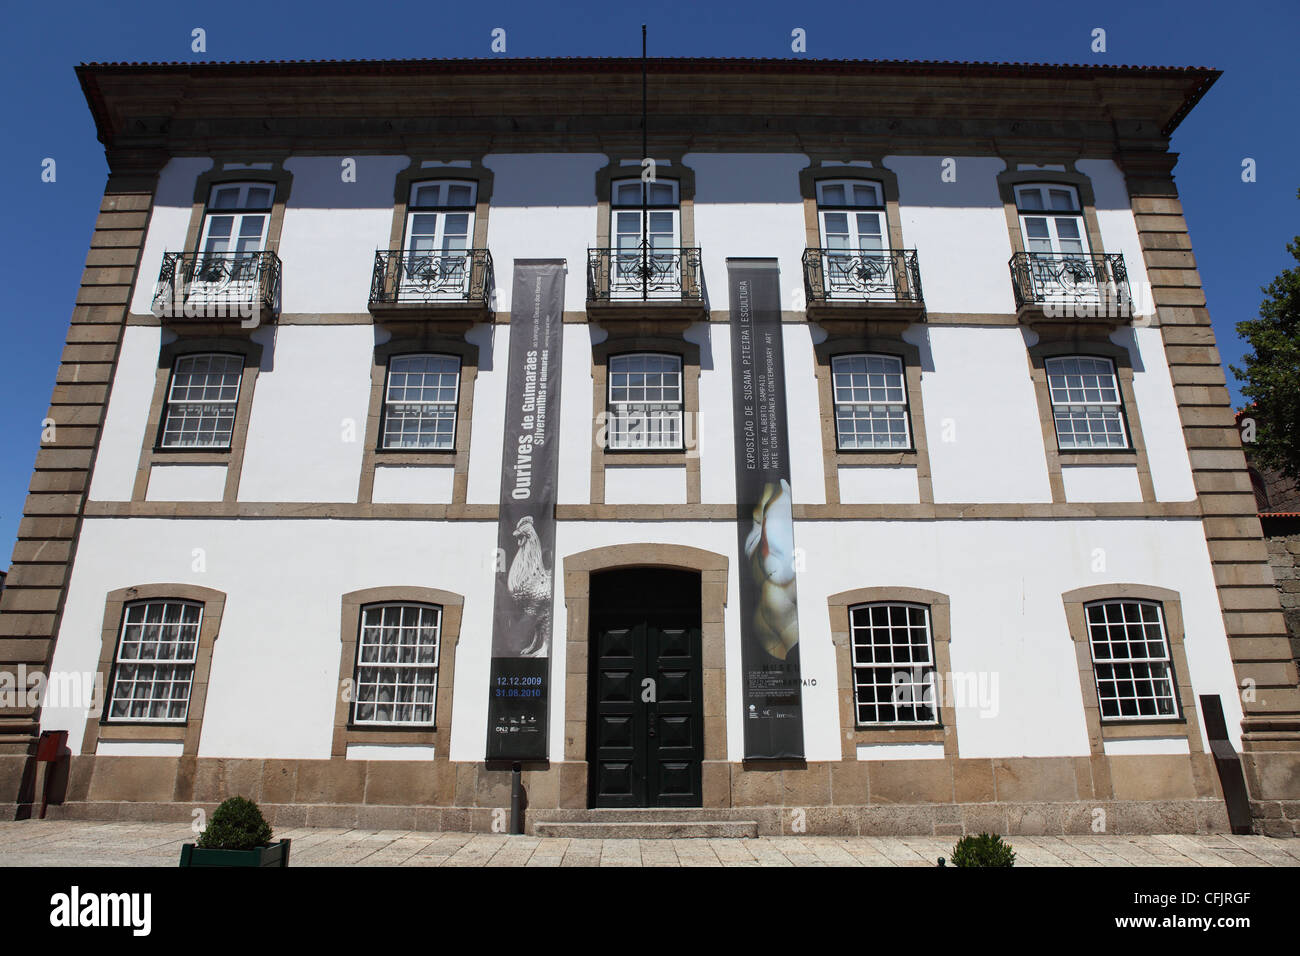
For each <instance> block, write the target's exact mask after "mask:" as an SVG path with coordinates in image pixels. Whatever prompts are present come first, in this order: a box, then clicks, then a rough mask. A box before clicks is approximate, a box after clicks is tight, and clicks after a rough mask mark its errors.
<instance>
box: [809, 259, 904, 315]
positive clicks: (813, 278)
mask: <svg viewBox="0 0 1300 956" xmlns="http://www.w3.org/2000/svg"><path fill="white" fill-rule="evenodd" d="M803 281H804V291H805V292H806V293H807V296H808V301H809V302H810V303H822V302H881V303H895V304H899V303H912V304H916V305H921V304H923V303H924V301H925V300H924V298H923V297H922V294H921V269H920V266H919V265H918V264H917V259H916V250H915V249H882V250H878V251H875V250H862V251H854V250H850V249H805V250H804V254H803Z"/></svg>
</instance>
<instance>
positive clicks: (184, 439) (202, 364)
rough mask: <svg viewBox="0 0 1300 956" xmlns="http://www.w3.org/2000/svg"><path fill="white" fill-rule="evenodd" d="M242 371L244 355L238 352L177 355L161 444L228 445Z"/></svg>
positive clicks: (165, 445)
mask: <svg viewBox="0 0 1300 956" xmlns="http://www.w3.org/2000/svg"><path fill="white" fill-rule="evenodd" d="M242 373H243V359H242V357H240V356H236V355H185V356H181V357H180V358H178V359H177V360H176V364H175V366H174V367H173V371H172V381H171V385H170V387H169V389H168V393H167V407H166V410H165V412H164V418H163V432H162V439H161V445H162V447H164V448H176V447H199V448H203V447H207V448H224V447H228V446H229V445H230V436H231V433H232V432H233V430H234V425H235V408H236V403H237V401H238V399H239V382H240V377H241V375H242Z"/></svg>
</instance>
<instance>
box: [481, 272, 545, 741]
mask: <svg viewBox="0 0 1300 956" xmlns="http://www.w3.org/2000/svg"><path fill="white" fill-rule="evenodd" d="M563 318H564V261H563V260H562V259H516V260H515V274H514V285H513V291H512V293H511V298H510V353H509V356H508V359H507V361H508V363H509V364H508V366H507V367H508V373H507V379H506V418H505V429H504V434H505V437H504V444H503V451H502V455H501V510H500V515H499V517H498V519H497V552H496V554H497V559H496V594H495V598H494V602H493V607H492V669H491V679H490V683H489V687H490V691H489V693H490V697H489V699H488V735H487V759H488V760H545V759H546V755H547V747H546V727H547V721H546V714H547V707H548V706H549V701H550V693H549V690H550V688H549V684H550V655H551V606H552V601H553V600H554V596H555V573H556V571H555V498H556V474H557V470H558V463H559V447H558V446H559V437H560V436H559V416H560V348H561V344H562V342H563Z"/></svg>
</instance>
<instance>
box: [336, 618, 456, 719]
mask: <svg viewBox="0 0 1300 956" xmlns="http://www.w3.org/2000/svg"><path fill="white" fill-rule="evenodd" d="M441 629H442V608H441V607H439V606H438V605H436V604H402V603H386V604H370V605H366V606H365V607H363V608H362V609H361V628H360V633H359V634H358V636H357V660H356V669H355V671H354V672H353V700H352V723H353V724H355V725H358V726H360V725H366V726H390V725H391V726H407V727H416V726H419V727H430V728H432V727H433V726H434V720H435V714H436V705H437V697H438V649H439V639H440V636H441Z"/></svg>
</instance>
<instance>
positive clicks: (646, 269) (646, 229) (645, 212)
mask: <svg viewBox="0 0 1300 956" xmlns="http://www.w3.org/2000/svg"><path fill="white" fill-rule="evenodd" d="M645 49H646V47H645V24H644V23H643V24H641V164H642V165H641V171H642V177H641V301H642V302H644V301H645V300H646V299H647V298H649V295H650V212H649V205H650V200H649V196H650V188H649V183H647V182H646V181H645V175H644V174H645V161H646V159H647V158H648V154H649V152H650V147H649V145H648V142H649V129H648V123H649V120H648V119H647V113H646V63H645Z"/></svg>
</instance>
